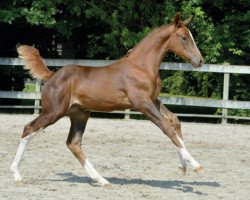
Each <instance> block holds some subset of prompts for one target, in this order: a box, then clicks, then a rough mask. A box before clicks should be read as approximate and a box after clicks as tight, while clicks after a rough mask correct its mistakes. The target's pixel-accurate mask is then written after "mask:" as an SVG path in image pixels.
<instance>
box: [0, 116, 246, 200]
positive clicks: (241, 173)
mask: <svg viewBox="0 0 250 200" xmlns="http://www.w3.org/2000/svg"><path fill="white" fill-rule="evenodd" d="M34 117H35V116H33V115H3V114H0V137H1V139H0V141H1V145H0V175H1V181H0V199H1V200H2V199H3V200H5V199H10V200H15V199H18V200H22V199H25V200H27V199H35V200H38V199H46V200H47V199H56V200H58V199H115V200H117V199H118V200H119V199H122V200H124V199H129V200H134V199H154V200H155V199H170V200H175V199H176V200H185V199H191V200H194V199H199V200H200V199H202V200H204V199H205V200H206V199H207V200H212V199H213V200H217V199H227V200H229V199H230V200H239V199H240V200H241V199H242V200H247V199H249V197H250V126H244V125H232V124H227V125H220V124H218V125H216V124H199V123H182V127H183V134H184V137H185V141H186V145H187V147H188V149H189V150H190V152H191V153H192V154H193V156H194V157H195V158H196V159H197V160H198V161H199V162H200V163H201V164H202V165H203V166H204V168H205V170H206V171H205V174H203V175H197V174H195V173H194V172H193V171H192V170H191V169H190V168H189V171H188V173H187V175H185V176H182V175H180V174H178V171H177V164H178V156H177V151H176V148H175V146H174V145H173V144H172V143H171V142H170V140H169V139H168V138H167V137H166V136H164V135H163V134H162V133H161V131H160V130H159V129H158V128H157V127H156V126H155V125H153V124H152V123H151V122H150V121H137V120H113V119H93V118H91V119H90V120H89V123H88V126H87V130H86V132H85V134H84V137H83V144H82V146H83V148H84V150H85V153H86V155H87V157H88V159H89V160H90V162H91V163H92V164H93V166H94V167H95V168H96V169H97V171H98V172H99V173H100V174H101V175H103V176H104V177H105V178H107V179H108V180H109V181H110V182H111V183H112V186H111V187H110V188H104V187H96V186H93V184H90V183H91V181H90V178H88V176H87V173H86V172H85V171H84V169H83V168H82V166H81V165H80V164H79V163H78V161H77V160H76V158H75V157H74V156H73V155H72V154H71V152H70V151H69V150H68V149H67V147H66V145H65V140H66V138H67V133H68V129H69V126H70V123H69V119H68V118H63V119H61V120H60V121H58V122H57V123H56V124H55V125H52V126H50V127H48V128H47V129H45V130H44V131H43V132H42V133H40V134H39V135H37V136H36V137H35V138H34V139H33V140H32V141H31V142H30V143H29V145H28V147H27V149H26V152H25V154H24V157H23V160H22V162H21V166H20V172H21V175H22V176H23V177H24V184H23V185H16V184H14V181H13V180H14V179H13V175H12V173H11V172H10V171H9V167H10V165H11V163H12V160H13V158H14V156H15V153H16V150H17V146H18V144H19V139H20V136H21V133H22V130H23V126H24V125H25V124H26V123H28V122H29V121H31V120H32V119H34Z"/></svg>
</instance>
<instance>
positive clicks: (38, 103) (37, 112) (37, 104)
mask: <svg viewBox="0 0 250 200" xmlns="http://www.w3.org/2000/svg"><path fill="white" fill-rule="evenodd" d="M38 92H41V80H40V79H36V93H38ZM39 106H40V99H35V109H34V114H39Z"/></svg>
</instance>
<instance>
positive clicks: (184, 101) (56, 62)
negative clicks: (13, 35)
mask: <svg viewBox="0 0 250 200" xmlns="http://www.w3.org/2000/svg"><path fill="white" fill-rule="evenodd" d="M45 62H46V63H47V65H48V66H51V67H61V66H65V65H69V64H78V65H82V66H95V67H102V66H106V65H109V64H111V63H113V62H115V61H110V60H73V59H45ZM0 65H6V67H8V66H19V65H23V61H22V60H21V59H18V58H0ZM160 69H161V70H180V71H197V72H213V73H223V74H224V81H223V99H218V100H216V99H203V98H179V97H160V99H161V101H162V102H163V103H164V104H169V105H183V106H198V107H211V108H222V115H201V114H180V113H179V114H177V115H178V116H183V117H208V118H210V117H211V118H222V120H223V122H226V121H227V119H231V118H233V119H246V120H250V117H239V116H228V114H227V109H229V108H231V109H250V101H232V100H229V99H228V97H229V83H230V74H232V73H233V74H250V66H241V65H214V64H204V65H203V66H202V67H201V68H197V69H194V68H192V67H191V65H190V64H186V63H169V62H163V63H162V64H161V67H160ZM40 89H41V82H40V81H39V80H37V81H36V92H30V93H26V92H16V91H12V92H10V91H0V98H9V99H33V100H35V105H34V106H7V105H0V108H34V112H35V113H38V112H39V109H40V98H41V94H40ZM114 113H123V114H126V116H128V115H129V114H135V113H137V112H132V111H125V112H122V111H116V112H114Z"/></svg>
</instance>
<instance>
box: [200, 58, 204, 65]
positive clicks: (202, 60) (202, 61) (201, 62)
mask: <svg viewBox="0 0 250 200" xmlns="http://www.w3.org/2000/svg"><path fill="white" fill-rule="evenodd" d="M203 64H204V59H203V58H202V59H200V63H199V66H201V65H203Z"/></svg>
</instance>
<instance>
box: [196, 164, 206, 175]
mask: <svg viewBox="0 0 250 200" xmlns="http://www.w3.org/2000/svg"><path fill="white" fill-rule="evenodd" d="M194 172H195V173H197V174H202V173H204V168H203V167H202V166H200V167H197V168H196V169H194Z"/></svg>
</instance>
